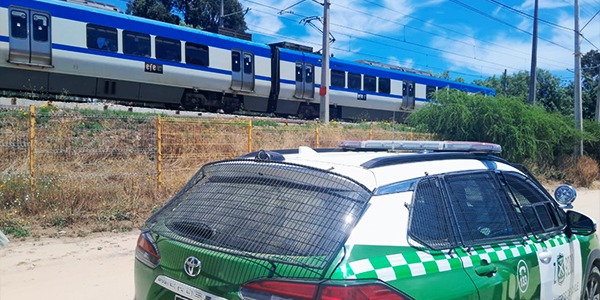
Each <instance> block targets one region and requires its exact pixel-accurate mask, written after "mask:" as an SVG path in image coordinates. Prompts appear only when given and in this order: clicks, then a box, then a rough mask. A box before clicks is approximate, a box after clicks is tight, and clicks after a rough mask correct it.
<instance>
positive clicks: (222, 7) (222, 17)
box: [219, 0, 225, 28]
mask: <svg viewBox="0 0 600 300" xmlns="http://www.w3.org/2000/svg"><path fill="white" fill-rule="evenodd" d="M224 18H225V2H224V0H221V17H220V18H219V28H223V26H224V20H223V19H224Z"/></svg>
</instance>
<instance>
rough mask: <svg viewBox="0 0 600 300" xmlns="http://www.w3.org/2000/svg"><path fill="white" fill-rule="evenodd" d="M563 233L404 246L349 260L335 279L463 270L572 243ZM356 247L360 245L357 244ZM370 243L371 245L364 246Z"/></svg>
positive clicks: (389, 278)
mask: <svg viewBox="0 0 600 300" xmlns="http://www.w3.org/2000/svg"><path fill="white" fill-rule="evenodd" d="M568 241H569V239H568V238H567V237H566V236H565V235H564V234H563V235H559V236H556V237H554V238H552V239H549V240H546V241H543V242H535V241H533V240H526V241H525V242H523V243H502V244H493V245H489V246H477V247H472V248H470V249H463V251H460V250H459V251H458V255H457V253H456V252H457V251H449V250H445V251H418V250H416V249H415V248H409V247H406V248H403V250H406V251H402V252H401V253H398V254H391V255H386V256H378V257H370V258H367V259H360V260H355V261H351V262H348V263H346V264H342V265H340V267H338V268H337V269H336V270H335V272H334V274H333V276H332V278H333V279H380V280H382V281H394V280H398V279H402V278H408V277H416V276H421V275H426V274H433V273H439V272H447V271H451V270H460V269H462V268H463V265H464V267H465V268H467V267H472V266H476V265H479V264H480V263H481V261H482V260H484V259H485V260H487V261H488V262H497V261H503V260H506V259H510V258H516V257H520V256H524V255H527V254H531V253H533V252H537V251H541V250H542V249H544V248H550V247H555V246H558V245H564V244H566V243H568ZM354 247H358V245H355V246H354ZM364 247H368V246H364Z"/></svg>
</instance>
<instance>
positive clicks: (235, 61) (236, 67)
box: [231, 51, 242, 72]
mask: <svg viewBox="0 0 600 300" xmlns="http://www.w3.org/2000/svg"><path fill="white" fill-rule="evenodd" d="M241 57H242V54H241V53H240V52H237V51H233V52H231V71H233V72H239V71H241V70H242V65H241V63H240V59H241Z"/></svg>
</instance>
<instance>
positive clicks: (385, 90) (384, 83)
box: [379, 77, 392, 94]
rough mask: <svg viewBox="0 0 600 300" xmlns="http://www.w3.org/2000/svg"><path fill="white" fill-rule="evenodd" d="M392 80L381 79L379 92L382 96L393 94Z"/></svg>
mask: <svg viewBox="0 0 600 300" xmlns="http://www.w3.org/2000/svg"><path fill="white" fill-rule="evenodd" d="M391 86H392V83H391V80H390V79H389V78H381V77H379V92H380V93H382V94H389V93H390V92H391Z"/></svg>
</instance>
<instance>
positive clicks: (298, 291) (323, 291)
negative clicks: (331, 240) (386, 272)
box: [240, 281, 410, 300]
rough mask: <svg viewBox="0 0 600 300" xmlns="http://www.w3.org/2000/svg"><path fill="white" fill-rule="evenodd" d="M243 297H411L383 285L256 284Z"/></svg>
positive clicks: (243, 290)
mask: <svg viewBox="0 0 600 300" xmlns="http://www.w3.org/2000/svg"><path fill="white" fill-rule="evenodd" d="M240 296H242V299H246V300H275V299H294V300H310V299H317V300H346V299H356V300H384V299H385V300H407V299H410V298H409V297H407V296H405V295H403V294H401V293H399V292H397V291H395V290H393V289H391V288H390V287H388V286H386V285H385V284H382V283H380V282H357V281H340V282H336V281H327V282H324V283H319V282H316V283H305V282H296V281H255V282H250V283H247V284H244V285H242V288H241V289H240Z"/></svg>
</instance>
